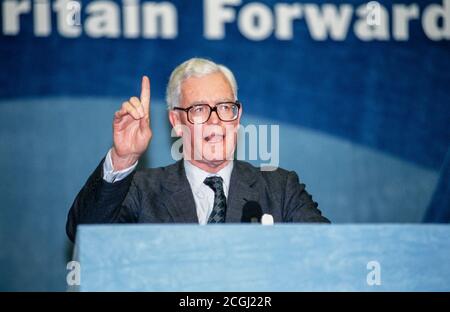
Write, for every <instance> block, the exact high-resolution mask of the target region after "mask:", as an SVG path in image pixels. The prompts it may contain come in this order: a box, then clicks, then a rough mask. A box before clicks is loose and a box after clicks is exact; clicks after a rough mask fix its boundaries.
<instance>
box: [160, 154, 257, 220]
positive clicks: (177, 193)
mask: <svg viewBox="0 0 450 312" xmlns="http://www.w3.org/2000/svg"><path fill="white" fill-rule="evenodd" d="M167 170H168V179H167V181H166V183H165V185H164V186H165V188H166V190H167V193H166V194H165V196H164V203H165V205H166V207H167V209H168V211H169V213H170V215H171V216H172V217H173V221H174V222H176V223H198V216H197V210H196V207H195V201H194V196H193V194H192V190H191V187H190V185H189V181H188V179H187V177H186V172H185V170H184V165H183V160H180V161H178V162H176V163H175V164H173V165H172V166H169V168H167ZM255 182H256V176H255V174H254V172H253V171H252V170H251V169H250V168H248V167H247V166H246V165H244V163H242V162H241V161H238V160H235V161H234V166H233V171H232V173H231V178H230V188H229V191H228V198H227V214H226V218H225V221H226V222H227V223H230V222H232V223H239V222H241V217H242V207H243V206H244V205H245V203H246V202H247V201H258V198H259V194H258V192H257V191H256V190H255V189H254V188H253V186H254V184H255Z"/></svg>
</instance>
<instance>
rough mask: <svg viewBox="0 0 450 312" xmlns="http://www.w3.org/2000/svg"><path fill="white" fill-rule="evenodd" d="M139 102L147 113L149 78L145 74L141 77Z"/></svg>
mask: <svg viewBox="0 0 450 312" xmlns="http://www.w3.org/2000/svg"><path fill="white" fill-rule="evenodd" d="M141 104H142V106H144V112H145V114H146V115H148V114H149V111H150V79H148V77H147V76H143V77H142V85H141Z"/></svg>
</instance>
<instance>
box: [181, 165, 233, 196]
mask: <svg viewBox="0 0 450 312" xmlns="http://www.w3.org/2000/svg"><path fill="white" fill-rule="evenodd" d="M183 162H184V170H185V171H186V177H187V179H188V181H189V184H190V185H191V188H192V190H193V191H194V192H196V191H197V190H198V189H199V187H201V186H203V185H204V184H203V181H205V179H206V178H207V177H212V176H220V177H221V178H222V179H223V187H224V192H225V194H228V188H229V186H230V179H231V172H232V171H233V160H231V161H230V162H229V163H228V164H227V165H226V166H225V167H223V168H222V169H220V170H219V171H218V172H217V173H210V172H207V171H205V170H202V169H200V168H199V167H197V166H195V165H193V164H192V163H191V162H190V161H188V160H183Z"/></svg>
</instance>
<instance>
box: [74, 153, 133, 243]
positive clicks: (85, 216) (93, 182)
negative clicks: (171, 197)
mask: <svg viewBox="0 0 450 312" xmlns="http://www.w3.org/2000/svg"><path fill="white" fill-rule="evenodd" d="M103 161H104V159H103V160H102V161H101V162H100V164H99V165H98V166H97V168H96V169H95V171H94V172H93V173H92V174H91V176H90V177H89V179H88V180H87V182H86V184H85V185H84V186H83V188H82V189H81V190H80V192H79V193H78V195H77V197H76V198H75V200H74V202H73V204H72V207H71V208H70V211H69V214H68V216H67V223H66V232H67V236H68V237H69V239H70V240H71V241H72V242H73V241H74V240H75V235H76V228H77V226H78V225H79V224H94V223H132V222H136V220H137V218H138V210H139V207H140V194H139V190H138V188H137V186H136V185H135V183H134V180H133V177H134V174H135V171H133V172H132V173H131V174H129V175H128V176H127V177H126V178H124V179H123V180H120V181H118V182H115V183H108V182H106V181H105V180H103Z"/></svg>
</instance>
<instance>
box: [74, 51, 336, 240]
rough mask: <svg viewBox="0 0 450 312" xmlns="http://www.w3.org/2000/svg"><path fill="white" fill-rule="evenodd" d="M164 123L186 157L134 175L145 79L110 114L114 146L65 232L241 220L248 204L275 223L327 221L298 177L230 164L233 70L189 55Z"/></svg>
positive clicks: (236, 114) (145, 123)
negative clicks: (96, 226) (136, 93)
mask: <svg viewBox="0 0 450 312" xmlns="http://www.w3.org/2000/svg"><path fill="white" fill-rule="evenodd" d="M167 104H168V106H169V120H170V123H171V124H172V126H173V128H174V129H175V131H176V133H177V135H179V136H181V137H182V142H183V159H182V160H180V161H178V162H176V163H174V164H172V165H169V166H167V167H163V168H154V169H145V170H142V171H137V172H136V170H135V168H136V165H137V162H138V160H139V158H140V157H141V156H142V154H143V153H144V152H145V151H146V149H147V147H148V145H149V143H150V140H151V138H152V135H153V134H152V130H151V128H150V81H149V79H148V77H146V76H144V77H143V78H142V89H141V96H140V98H137V97H131V98H130V99H129V100H128V101H126V102H124V103H123V104H122V107H121V108H120V110H119V111H117V112H116V113H115V115H114V121H113V138H114V144H113V147H112V148H111V149H110V150H109V152H108V153H107V155H106V157H105V158H104V159H103V160H102V161H101V163H100V164H99V166H98V167H97V169H96V170H95V171H94V172H93V173H92V175H91V176H90V177H89V179H88V181H87V182H86V184H85V186H84V187H83V188H82V189H81V191H80V192H79V194H78V195H77V197H76V199H75V201H74V203H73V205H72V207H71V209H70V211H69V215H68V220H67V227H66V230H67V234H68V236H69V238H70V239H71V240H72V241H73V240H74V238H75V232H76V226H77V225H78V224H84V223H199V224H211V223H224V222H226V223H228V222H241V220H242V214H243V207H244V206H245V205H246V204H248V203H252V204H253V206H255V205H256V206H257V207H258V208H257V209H259V210H261V213H264V214H269V215H271V216H272V217H273V220H274V222H329V221H328V219H326V218H325V217H323V216H322V215H321V212H320V210H318V209H317V203H315V202H314V201H313V200H312V197H311V195H309V194H308V193H307V191H306V190H305V185H304V184H302V183H300V182H299V179H298V176H297V174H296V173H295V172H289V171H286V170H284V169H281V168H278V169H276V170H273V171H262V170H260V169H258V168H256V167H253V166H252V165H251V164H249V163H246V162H244V161H239V160H234V159H233V156H234V152H235V148H236V142H237V129H238V126H239V122H240V118H241V115H242V104H241V103H240V102H239V101H238V100H237V85H236V80H235V78H234V75H233V73H232V72H231V71H230V70H229V69H228V68H226V67H225V66H223V65H218V64H216V63H214V62H212V61H209V60H206V59H199V58H193V59H190V60H188V61H186V62H184V63H182V64H181V65H179V66H178V67H177V68H175V70H174V71H173V72H172V74H171V76H170V80H169V84H168V86H167Z"/></svg>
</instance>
